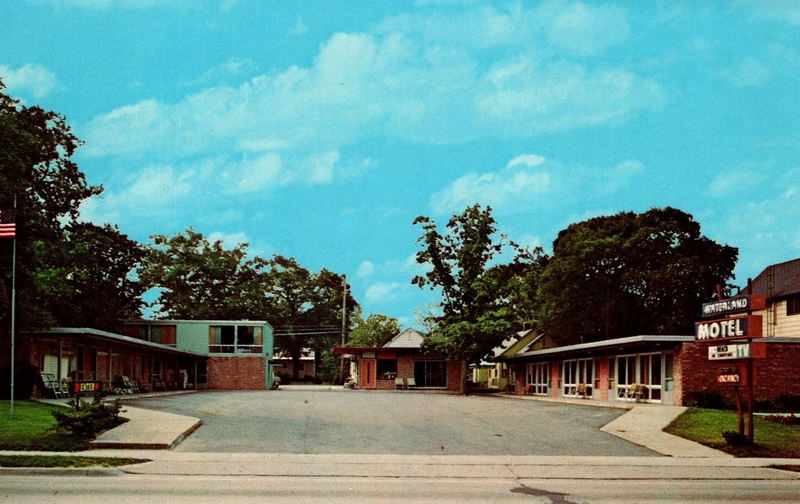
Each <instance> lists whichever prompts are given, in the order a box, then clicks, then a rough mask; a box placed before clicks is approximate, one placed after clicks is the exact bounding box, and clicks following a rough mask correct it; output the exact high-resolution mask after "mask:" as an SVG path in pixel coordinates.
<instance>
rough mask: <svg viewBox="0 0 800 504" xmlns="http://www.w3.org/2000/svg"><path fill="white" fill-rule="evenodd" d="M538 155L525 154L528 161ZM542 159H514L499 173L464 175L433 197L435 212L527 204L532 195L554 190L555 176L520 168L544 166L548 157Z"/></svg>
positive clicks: (508, 208) (514, 206)
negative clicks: (479, 205) (485, 206)
mask: <svg viewBox="0 0 800 504" xmlns="http://www.w3.org/2000/svg"><path fill="white" fill-rule="evenodd" d="M534 158H539V157H538V156H535V155H533V154H528V155H526V157H525V159H527V160H528V161H531V160H534ZM541 159H542V161H541V162H535V163H534V164H533V165H528V163H527V162H523V161H520V160H519V158H514V159H513V160H512V161H511V162H509V163H508V166H507V167H506V168H505V169H504V170H501V171H499V172H488V173H475V172H472V173H468V174H466V175H463V176H461V177H459V178H458V179H456V180H455V181H453V182H452V183H451V184H450V185H449V186H448V187H446V188H445V189H444V190H442V191H439V192H437V193H435V194H434V195H433V196H432V197H431V206H432V207H433V211H434V212H435V213H438V214H446V213H451V212H454V211H458V210H460V209H463V208H464V207H466V206H469V205H473V204H475V203H481V204H483V205H489V206H492V207H494V208H495V209H497V208H501V209H505V210H506V211H508V210H510V209H514V208H519V207H520V206H527V205H526V203H527V200H528V199H529V198H536V197H537V196H539V195H541V194H543V193H545V192H546V191H547V190H548V189H550V187H551V181H552V176H551V174H550V172H549V171H546V170H538V171H535V172H529V171H528V170H527V169H526V168H522V169H520V168H518V167H519V166H521V165H522V166H534V167H535V166H537V165H541V163H542V162H544V159H543V158H541ZM535 161H538V159H536V160H535Z"/></svg>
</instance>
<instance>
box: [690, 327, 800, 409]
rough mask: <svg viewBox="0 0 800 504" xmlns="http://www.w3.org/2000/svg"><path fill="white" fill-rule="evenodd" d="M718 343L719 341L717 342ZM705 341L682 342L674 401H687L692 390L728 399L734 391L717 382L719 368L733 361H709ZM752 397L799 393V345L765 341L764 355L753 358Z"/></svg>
mask: <svg viewBox="0 0 800 504" xmlns="http://www.w3.org/2000/svg"><path fill="white" fill-rule="evenodd" d="M717 344H719V343H717ZM708 346H709V344H708V343H684V344H683V345H682V347H681V349H680V351H679V352H678V353H677V355H676V357H675V361H676V362H675V382H676V384H678V385H677V386H676V388H675V404H686V403H687V401H689V400H690V399H691V396H692V393H694V392H717V393H719V394H722V396H723V397H724V398H725V399H726V400H727V401H730V402H734V401H735V391H734V388H733V387H732V386H730V385H722V384H718V383H717V377H718V376H719V374H720V370H721V369H722V368H731V367H737V366H736V364H735V362H736V361H709V360H708V350H707V349H708ZM753 371H754V374H755V391H754V400H755V401H763V400H767V399H777V398H778V397H779V396H780V395H781V394H789V395H800V344H792V343H773V342H768V343H767V358H766V359H753Z"/></svg>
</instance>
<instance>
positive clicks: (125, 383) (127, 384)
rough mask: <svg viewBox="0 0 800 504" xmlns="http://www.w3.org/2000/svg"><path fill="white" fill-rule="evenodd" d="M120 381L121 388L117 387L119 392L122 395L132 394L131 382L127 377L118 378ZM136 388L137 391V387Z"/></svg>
mask: <svg viewBox="0 0 800 504" xmlns="http://www.w3.org/2000/svg"><path fill="white" fill-rule="evenodd" d="M120 381H121V382H122V386H121V387H119V392H120V393H122V394H133V392H134V390H133V382H132V380H131V379H130V378H128V377H127V376H120ZM136 388H137V391H138V388H139V387H138V385H137V387H136Z"/></svg>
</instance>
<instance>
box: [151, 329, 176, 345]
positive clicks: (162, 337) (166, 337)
mask: <svg viewBox="0 0 800 504" xmlns="http://www.w3.org/2000/svg"><path fill="white" fill-rule="evenodd" d="M176 332H177V328H176V326H174V325H154V326H151V327H150V341H152V342H153V343H161V344H162V345H170V346H175V334H176Z"/></svg>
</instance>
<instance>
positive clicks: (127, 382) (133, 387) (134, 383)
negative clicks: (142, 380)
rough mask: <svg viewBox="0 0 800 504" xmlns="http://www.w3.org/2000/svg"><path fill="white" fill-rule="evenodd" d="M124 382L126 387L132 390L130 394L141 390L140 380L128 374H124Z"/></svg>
mask: <svg viewBox="0 0 800 504" xmlns="http://www.w3.org/2000/svg"><path fill="white" fill-rule="evenodd" d="M122 383H123V384H124V385H125V388H126V389H127V390H129V391H130V392H128V393H129V394H138V393H139V392H140V390H139V382H137V381H136V380H131V379H130V378H128V377H127V376H123V377H122Z"/></svg>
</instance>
